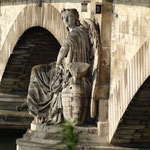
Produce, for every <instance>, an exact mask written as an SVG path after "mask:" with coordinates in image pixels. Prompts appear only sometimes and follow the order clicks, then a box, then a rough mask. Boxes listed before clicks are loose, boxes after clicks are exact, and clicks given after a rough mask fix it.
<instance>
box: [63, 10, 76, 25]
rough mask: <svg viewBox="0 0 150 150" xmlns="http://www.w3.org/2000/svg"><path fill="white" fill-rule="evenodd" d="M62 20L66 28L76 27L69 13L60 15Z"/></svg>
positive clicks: (74, 20) (72, 16) (74, 19)
mask: <svg viewBox="0 0 150 150" xmlns="http://www.w3.org/2000/svg"><path fill="white" fill-rule="evenodd" d="M62 18H63V22H64V24H65V26H66V27H74V26H76V18H75V16H74V15H73V14H72V13H71V12H70V11H65V12H64V13H63V15H62Z"/></svg>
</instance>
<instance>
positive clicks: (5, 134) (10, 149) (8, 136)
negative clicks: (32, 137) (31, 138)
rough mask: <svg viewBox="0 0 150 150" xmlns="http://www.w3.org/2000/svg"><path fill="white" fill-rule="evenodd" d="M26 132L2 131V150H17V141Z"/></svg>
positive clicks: (0, 147)
mask: <svg viewBox="0 0 150 150" xmlns="http://www.w3.org/2000/svg"><path fill="white" fill-rule="evenodd" d="M25 132H26V131H25V130H18V129H15V130H13V129H0V150H16V139H18V138H22V137H23V134H24V133H25Z"/></svg>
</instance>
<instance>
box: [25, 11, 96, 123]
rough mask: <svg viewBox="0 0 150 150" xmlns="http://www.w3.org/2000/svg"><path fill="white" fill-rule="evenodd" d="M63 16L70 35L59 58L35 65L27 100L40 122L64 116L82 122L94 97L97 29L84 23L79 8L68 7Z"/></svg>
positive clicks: (31, 111) (47, 121) (51, 120)
mask: <svg viewBox="0 0 150 150" xmlns="http://www.w3.org/2000/svg"><path fill="white" fill-rule="evenodd" d="M61 16H62V19H63V22H64V24H65V26H66V27H67V29H68V32H69V33H68V36H67V37H66V38H65V39H64V41H63V43H62V46H61V49H60V51H59V54H58V57H57V61H56V62H52V63H50V64H45V65H38V66H35V67H33V69H32V72H31V77H30V84H29V89H28V96H27V100H26V104H27V106H28V110H29V113H30V114H31V115H32V116H33V117H34V118H35V120H36V123H46V124H57V123H60V122H62V121H63V120H62V118H64V119H66V120H69V121H72V122H74V121H76V123H75V124H77V125H79V124H82V123H83V122H84V120H85V116H86V111H87V105H88V103H89V101H90V97H92V98H91V99H92V101H94V99H93V93H94V92H92V89H93V85H94V82H93V80H92V79H91V78H95V70H96V69H97V65H96V67H95V70H93V68H94V55H96V54H97V53H96V52H98V48H97V47H96V45H98V44H99V43H98V42H97V41H96V43H94V40H93V37H91V36H93V35H92V34H95V33H92V31H91V33H90V31H89V30H88V27H87V25H90V23H87V22H86V21H85V22H84V23H85V26H86V27H87V28H86V27H84V26H83V25H82V24H80V22H79V14H78V12H77V10H76V9H64V10H63V11H62V12H61ZM89 28H91V27H89ZM95 31H96V30H95V29H94V30H93V32H95ZM96 34H97V33H96ZM97 40H98V38H97ZM94 47H95V49H94ZM97 55H98V54H97ZM94 109H95V107H94Z"/></svg>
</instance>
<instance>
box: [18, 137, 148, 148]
mask: <svg viewBox="0 0 150 150" xmlns="http://www.w3.org/2000/svg"><path fill="white" fill-rule="evenodd" d="M16 144H17V150H62V149H63V148H65V145H60V144H57V143H56V140H50V141H49V144H45V143H42V142H31V141H28V140H25V139H17V141H16ZM76 150H149V149H144V148H141V149H139V148H126V147H119V146H113V145H110V144H107V145H106V144H103V143H101V144H93V145H89V144H88V141H87V143H86V145H84V144H78V145H77V148H76Z"/></svg>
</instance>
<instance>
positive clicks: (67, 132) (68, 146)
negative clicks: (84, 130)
mask: <svg viewBox="0 0 150 150" xmlns="http://www.w3.org/2000/svg"><path fill="white" fill-rule="evenodd" d="M62 127H63V130H62V131H61V132H59V134H61V135H62V140H61V142H60V144H64V145H65V148H64V149H63V150H76V145H77V143H78V141H79V135H78V133H77V132H76V131H75V128H74V126H73V124H72V123H71V122H68V121H66V123H65V124H63V125H62Z"/></svg>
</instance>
